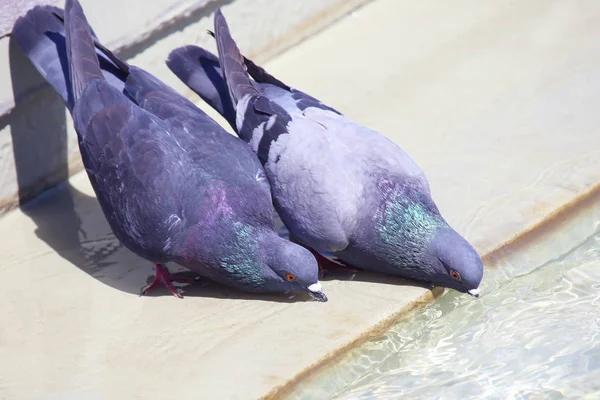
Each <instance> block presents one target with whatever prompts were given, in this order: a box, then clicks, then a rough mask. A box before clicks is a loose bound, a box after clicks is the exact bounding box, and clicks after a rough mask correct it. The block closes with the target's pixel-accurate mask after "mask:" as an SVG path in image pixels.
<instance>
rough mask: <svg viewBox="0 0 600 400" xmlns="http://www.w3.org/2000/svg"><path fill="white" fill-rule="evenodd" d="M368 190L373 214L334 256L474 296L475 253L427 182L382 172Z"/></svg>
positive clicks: (478, 267) (479, 273)
mask: <svg viewBox="0 0 600 400" xmlns="http://www.w3.org/2000/svg"><path fill="white" fill-rule="evenodd" d="M371 193H375V195H374V196H372V199H374V200H373V201H375V204H376V207H375V210H376V211H375V214H374V215H372V214H371V215H370V216H369V217H368V218H367V219H366V220H364V222H363V225H362V229H359V232H361V233H360V234H359V237H358V238H357V240H355V243H354V245H353V249H352V250H351V251H350V252H349V253H348V254H347V255H346V257H343V255H340V258H342V259H343V260H344V259H347V260H348V262H349V263H351V264H353V265H356V266H357V267H362V268H364V269H371V270H376V271H379V272H383V273H388V274H393V275H398V276H402V277H405V278H410V279H414V280H418V281H422V282H426V283H429V284H433V285H436V286H443V287H447V288H451V289H455V290H457V291H459V292H462V293H469V294H470V295H472V296H476V297H477V296H478V295H479V291H478V287H479V283H480V282H481V279H482V277H483V265H482V262H481V258H480V257H479V255H478V254H477V252H476V251H475V249H474V248H473V247H472V246H471V245H470V244H469V243H468V242H467V241H466V240H465V239H464V238H463V237H462V236H460V235H459V234H458V233H457V232H456V231H455V230H454V229H452V228H451V227H450V226H449V225H448V223H447V222H446V221H445V220H444V218H443V217H442V216H441V215H440V212H439V211H438V208H437V206H436V205H435V203H434V201H433V199H432V198H431V195H430V192H429V188H428V186H426V185H423V182H422V181H420V180H411V179H406V178H403V179H392V178H389V177H386V178H385V179H382V180H380V181H379V184H378V186H377V190H376V191H374V192H371Z"/></svg>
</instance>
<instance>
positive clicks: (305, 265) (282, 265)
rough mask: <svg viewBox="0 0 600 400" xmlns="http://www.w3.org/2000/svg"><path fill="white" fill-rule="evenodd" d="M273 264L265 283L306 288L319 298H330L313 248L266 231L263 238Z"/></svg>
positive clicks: (272, 286)
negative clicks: (320, 277) (310, 248)
mask: <svg viewBox="0 0 600 400" xmlns="http://www.w3.org/2000/svg"><path fill="white" fill-rule="evenodd" d="M262 247H263V251H264V252H265V254H266V258H265V259H266V263H267V266H268V268H269V271H268V273H267V274H266V275H267V276H266V279H267V280H266V282H265V285H266V286H268V287H269V288H270V289H272V290H275V291H281V292H286V293H287V292H306V293H308V294H310V295H311V296H312V297H313V298H315V299H316V300H319V301H323V302H325V301H327V296H325V293H323V288H322V287H321V283H320V282H319V272H318V264H317V260H316V259H315V257H314V256H313V255H312V254H311V252H310V251H308V250H307V249H305V248H304V247H302V246H299V245H297V244H295V243H292V242H290V241H289V240H285V239H283V238H281V237H279V236H278V235H277V234H274V233H270V234H266V235H265V236H264V237H263V240H262Z"/></svg>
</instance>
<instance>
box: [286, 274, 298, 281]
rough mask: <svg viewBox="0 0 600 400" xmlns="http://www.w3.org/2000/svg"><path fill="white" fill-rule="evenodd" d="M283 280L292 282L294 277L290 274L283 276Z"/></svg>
mask: <svg viewBox="0 0 600 400" xmlns="http://www.w3.org/2000/svg"><path fill="white" fill-rule="evenodd" d="M285 279H287V280H288V281H290V282H294V281H295V280H296V277H295V276H294V275H292V274H285Z"/></svg>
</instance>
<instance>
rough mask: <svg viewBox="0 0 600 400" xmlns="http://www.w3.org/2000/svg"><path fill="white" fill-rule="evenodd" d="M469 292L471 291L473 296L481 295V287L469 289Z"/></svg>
mask: <svg viewBox="0 0 600 400" xmlns="http://www.w3.org/2000/svg"><path fill="white" fill-rule="evenodd" d="M467 293H469V294H470V295H471V296H473V297H479V288H477V289H471V290H467Z"/></svg>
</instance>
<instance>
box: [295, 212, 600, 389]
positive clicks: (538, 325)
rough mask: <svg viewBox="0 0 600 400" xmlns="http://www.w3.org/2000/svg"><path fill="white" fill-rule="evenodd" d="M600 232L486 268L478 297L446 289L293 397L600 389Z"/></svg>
mask: <svg viewBox="0 0 600 400" xmlns="http://www.w3.org/2000/svg"><path fill="white" fill-rule="evenodd" d="M595 232H596V233H595V234H593V235H592V236H590V237H588V238H587V239H584V240H582V241H581V242H580V244H579V245H578V246H577V247H575V248H573V249H571V250H570V251H568V252H565V253H563V254H562V255H561V256H559V257H557V258H554V259H553V260H550V261H547V262H544V263H542V264H541V265H538V266H531V265H530V266H529V267H523V264H522V263H514V262H507V263H504V265H500V266H497V267H495V268H491V269H489V270H486V276H485V279H484V282H485V285H484V287H483V289H484V293H483V296H482V297H481V298H480V299H473V298H469V297H468V296H464V295H460V294H458V293H456V292H454V291H447V292H446V293H445V294H444V295H442V296H441V297H440V298H439V299H438V300H437V301H435V302H434V303H432V304H430V305H428V306H426V307H424V308H422V309H420V310H418V311H416V312H414V313H411V314H410V315H407V316H405V317H404V318H403V320H402V321H400V322H399V323H398V324H397V325H396V326H395V327H394V328H392V329H391V330H390V331H388V332H387V333H386V334H385V335H384V336H383V337H381V338H379V339H377V340H373V341H370V342H368V343H366V344H365V345H363V346H361V347H359V348H358V349H356V350H354V351H353V352H352V353H351V354H350V355H349V358H348V359H347V360H345V361H344V362H342V363H340V364H338V365H336V366H333V367H331V368H328V369H327V370H326V371H324V372H323V373H320V374H319V375H318V376H317V377H315V378H312V379H311V380H310V381H308V382H307V383H306V384H305V385H304V386H302V387H301V388H299V390H296V392H295V393H293V394H292V396H290V397H291V398H294V399H330V398H335V399H399V398H410V399H420V398H427V399H430V398H436V399H482V398H486V399H508V398H514V399H542V398H544V399H548V398H550V399H562V398H582V397H583V396H585V398H600V229H598V224H597V223H596V224H595ZM538 250H541V251H542V252H544V251H545V250H544V249H538ZM546 250H549V249H546Z"/></svg>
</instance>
